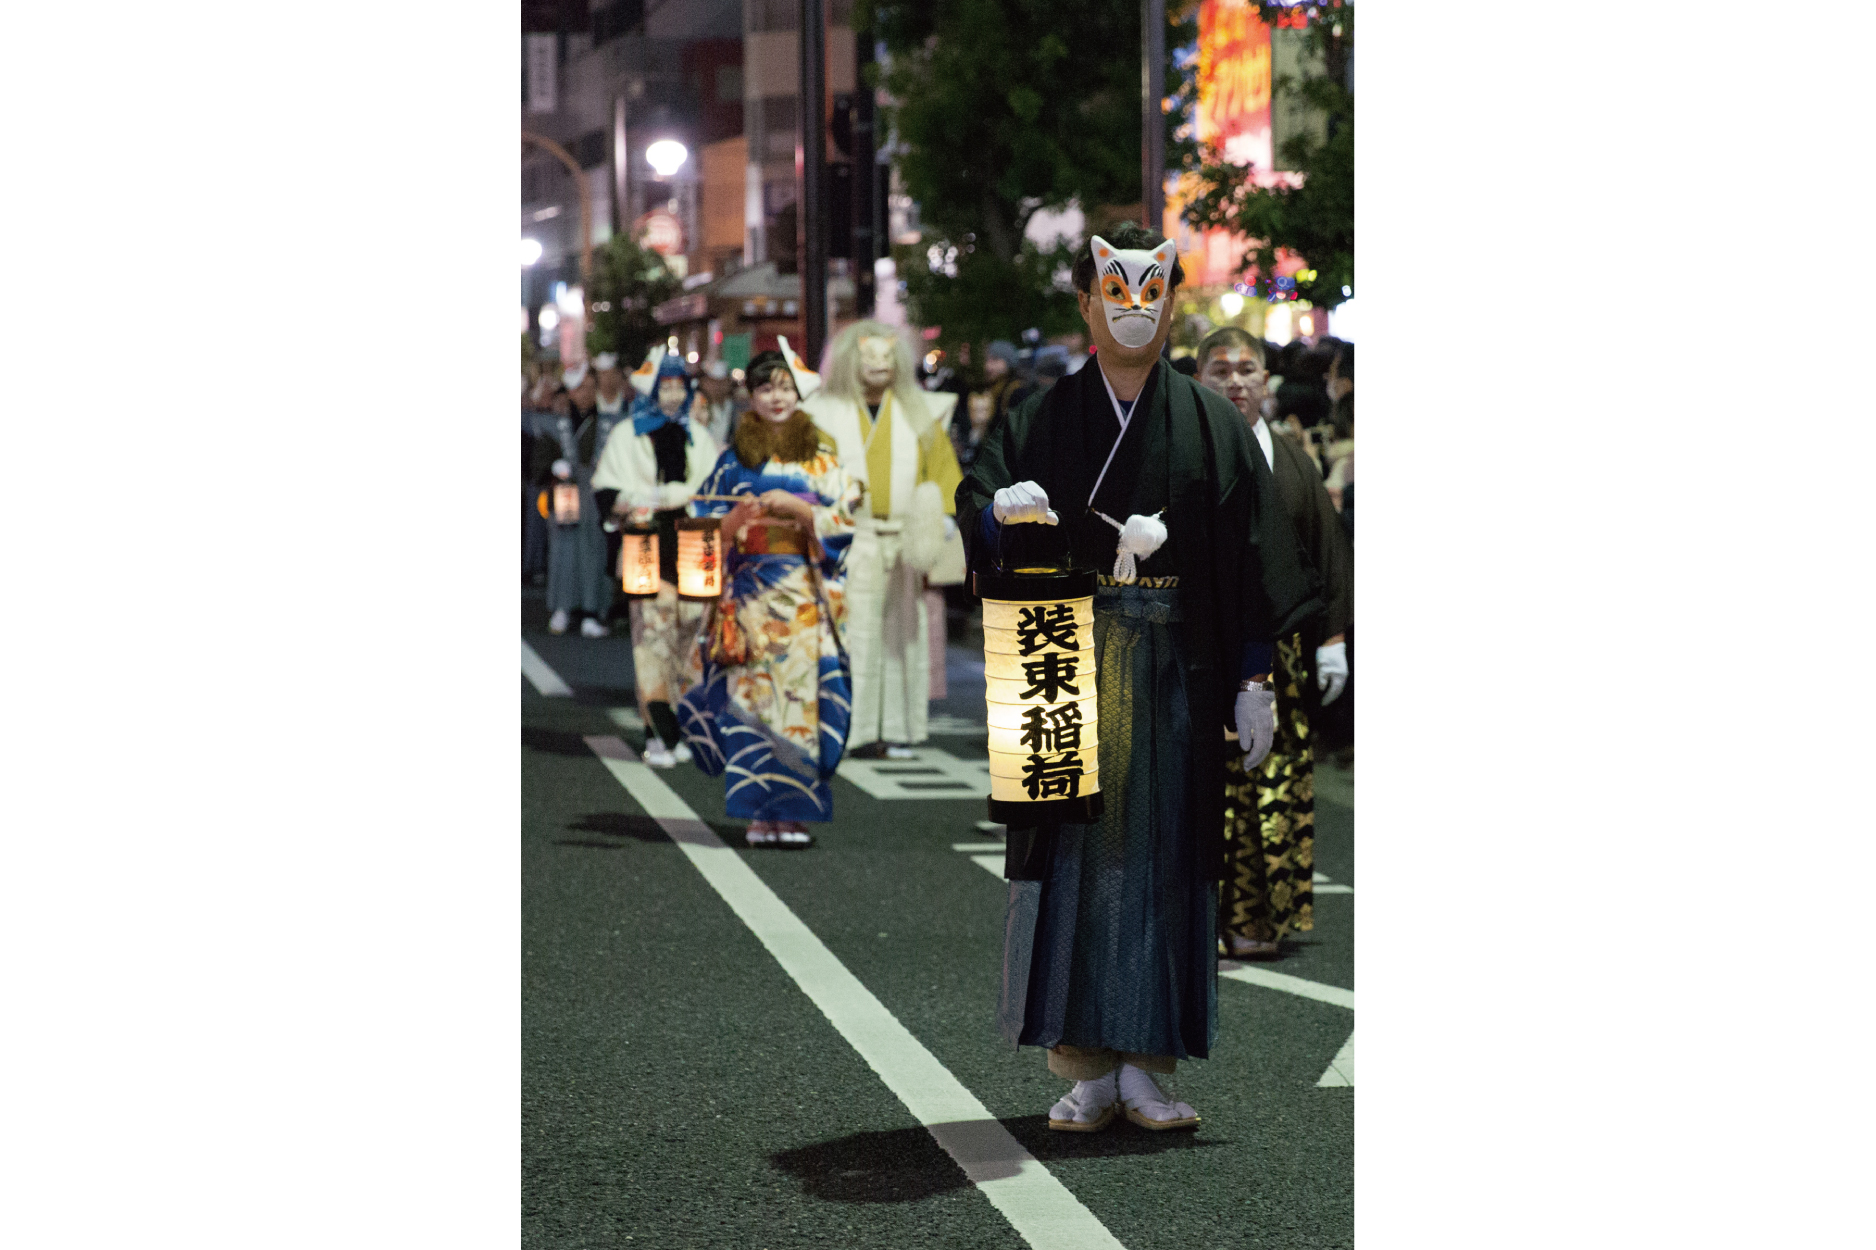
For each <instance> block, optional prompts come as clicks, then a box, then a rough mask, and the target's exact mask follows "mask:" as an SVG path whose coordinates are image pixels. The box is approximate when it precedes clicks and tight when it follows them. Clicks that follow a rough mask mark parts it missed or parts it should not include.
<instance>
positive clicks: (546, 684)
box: [521, 638, 573, 699]
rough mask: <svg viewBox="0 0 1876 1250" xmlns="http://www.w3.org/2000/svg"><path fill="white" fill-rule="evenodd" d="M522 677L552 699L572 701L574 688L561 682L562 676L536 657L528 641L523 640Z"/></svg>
mask: <svg viewBox="0 0 1876 1250" xmlns="http://www.w3.org/2000/svg"><path fill="white" fill-rule="evenodd" d="M521 675H522V676H523V677H525V678H527V679H528V681H529V683H531V684H532V685H533V687H534V688H535V689H536V690H538V691H540V692H541V693H542V694H543V695H545V696H547V697H548V698H550V699H571V698H572V697H573V687H572V686H569V685H568V684H567V683H566V682H564V681H562V680H560V674H559V673H556V672H555V671H554V670H553V669H551V668H549V667H548V666H547V661H546V660H543V659H542V658H541V657H540V656H538V655H536V654H535V652H534V648H533V647H530V646H529V645H528V641H527V639H525V638H523V639H522V640H521Z"/></svg>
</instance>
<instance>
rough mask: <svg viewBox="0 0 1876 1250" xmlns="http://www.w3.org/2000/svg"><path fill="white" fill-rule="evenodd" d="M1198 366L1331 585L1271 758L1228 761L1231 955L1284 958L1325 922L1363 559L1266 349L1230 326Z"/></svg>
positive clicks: (1304, 648) (1225, 905) (1296, 645)
mask: <svg viewBox="0 0 1876 1250" xmlns="http://www.w3.org/2000/svg"><path fill="white" fill-rule="evenodd" d="M1196 359H1197V360H1198V362H1199V373H1198V378H1199V382H1200V384H1202V385H1204V386H1206V387H1207V388H1209V389H1211V390H1214V391H1217V392H1218V393H1219V394H1221V395H1223V396H1224V397H1225V398H1226V399H1227V400H1230V401H1231V404H1232V406H1233V407H1235V408H1236V409H1237V410H1238V411H1239V412H1240V413H1241V414H1243V417H1244V421H1245V424H1246V425H1247V426H1248V427H1249V429H1250V431H1251V441H1252V444H1253V445H1254V446H1255V447H1256V448H1257V450H1258V453H1259V454H1260V455H1261V456H1262V457H1263V459H1264V463H1265V464H1267V465H1269V466H1270V471H1271V476H1272V477H1273V478H1274V479H1275V481H1276V486H1277V498H1278V500H1279V501H1280V502H1281V503H1282V505H1283V511H1284V514H1285V515H1286V516H1287V517H1288V518H1289V520H1290V527H1291V528H1292V529H1293V530H1294V531H1295V532H1296V537H1297V540H1298V541H1299V542H1300V543H1301V544H1302V547H1303V554H1304V555H1305V556H1306V557H1307V558H1308V560H1309V562H1310V567H1311V569H1312V570H1313V571H1314V572H1315V574H1316V576H1317V577H1318V579H1319V580H1320V583H1321V588H1322V603H1323V614H1322V615H1321V616H1319V617H1316V618H1315V619H1313V620H1311V621H1309V622H1307V623H1306V624H1305V626H1304V628H1303V629H1301V630H1299V631H1298V632H1297V633H1294V634H1291V635H1290V636H1288V637H1287V638H1280V639H1278V640H1277V655H1276V660H1275V664H1274V666H1273V668H1272V676H1273V678H1274V680H1275V682H1276V687H1277V736H1276V740H1275V742H1274V743H1273V744H1272V746H1271V748H1270V754H1269V755H1266V756H1265V757H1264V759H1263V762H1262V763H1261V764H1259V765H1258V766H1257V768H1256V769H1254V770H1250V771H1248V772H1247V770H1246V769H1244V768H1243V767H1242V765H1241V764H1240V762H1239V761H1238V760H1236V759H1227V760H1226V761H1225V778H1224V785H1225V879H1224V889H1223V891H1222V892H1221V896H1220V898H1219V906H1218V930H1219V945H1220V947H1221V948H1222V949H1221V951H1220V953H1221V954H1228V955H1230V956H1231V957H1232V958H1233V959H1275V958H1277V957H1278V955H1279V954H1280V953H1281V948H1280V945H1279V943H1280V941H1281V939H1283V938H1284V937H1286V936H1288V935H1289V934H1291V933H1296V932H1302V931H1305V930H1308V929H1312V928H1314V927H1315V916H1314V914H1313V903H1314V895H1315V889H1314V886H1313V885H1312V884H1311V882H1312V881H1313V880H1314V877H1315V835H1316V798H1315V753H1316V751H1317V749H1318V746H1319V742H1320V738H1321V734H1320V733H1319V732H1318V730H1319V728H1320V726H1321V723H1322V710H1323V708H1325V707H1327V706H1329V705H1331V704H1333V703H1334V702H1335V701H1336V699H1337V698H1338V697H1339V696H1340V695H1341V693H1342V687H1343V684H1344V683H1345V682H1346V681H1347V680H1348V649H1347V645H1346V644H1347V637H1346V631H1347V630H1348V629H1349V627H1350V625H1352V624H1353V622H1354V615H1355V580H1354V572H1355V570H1354V559H1355V558H1354V554H1353V552H1352V551H1351V550H1350V549H1349V545H1348V536H1347V535H1346V534H1345V533H1344V532H1343V530H1342V525H1341V521H1340V519H1339V518H1338V517H1337V516H1336V513H1335V505H1334V504H1333V503H1332V502H1331V501H1330V499H1329V492H1328V490H1327V489H1326V488H1325V487H1324V485H1323V481H1322V474H1321V473H1320V472H1318V471H1317V469H1316V463H1315V461H1313V460H1311V459H1310V458H1309V453H1307V452H1305V451H1304V450H1303V447H1302V444H1300V443H1298V442H1297V441H1296V439H1295V438H1294V437H1292V436H1291V435H1290V434H1288V433H1286V432H1281V431H1278V432H1274V433H1273V432H1272V431H1271V428H1270V423H1269V421H1268V420H1267V419H1266V417H1265V415H1264V406H1265V404H1266V403H1267V396H1266V393H1265V386H1266V383H1267V381H1268V378H1269V375H1268V374H1267V373H1266V372H1265V370H1264V345H1263V344H1262V343H1261V342H1259V341H1258V340H1257V339H1254V338H1252V337H1251V336H1250V335H1249V334H1246V333H1245V332H1244V331H1242V330H1240V329H1238V328H1237V327H1235V326H1225V327H1223V328H1221V329H1218V330H1214V331H1212V332H1211V333H1210V334H1208V335H1206V336H1205V338H1204V340H1203V341H1202V342H1201V343H1200V344H1199V347H1198V354H1197V356H1196ZM1271 406H1272V407H1273V408H1274V405H1271Z"/></svg>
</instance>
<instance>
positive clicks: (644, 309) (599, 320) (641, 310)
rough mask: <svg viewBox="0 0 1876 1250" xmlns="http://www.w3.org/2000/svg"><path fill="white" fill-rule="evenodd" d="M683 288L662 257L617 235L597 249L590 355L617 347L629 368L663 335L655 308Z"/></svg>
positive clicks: (590, 301) (590, 298) (588, 340)
mask: <svg viewBox="0 0 1876 1250" xmlns="http://www.w3.org/2000/svg"><path fill="white" fill-rule="evenodd" d="M682 289H683V284H682V283H680V282H679V281H678V279H677V278H676V276H675V275H673V274H672V272H671V271H670V270H669V269H667V268H665V264H664V258H663V257H662V256H660V255H658V253H656V252H654V251H652V250H651V249H650V248H646V247H640V246H639V245H638V244H637V243H636V242H634V241H633V240H632V239H630V238H627V237H626V236H624V235H614V236H613V237H612V238H611V239H609V240H607V241H606V243H605V245H604V246H602V247H599V248H596V249H594V251H593V289H592V292H591V294H589V295H588V296H587V302H588V304H589V305H590V307H591V309H592V316H593V324H592V326H591V328H589V329H588V330H587V332H586V351H587V354H588V355H589V356H597V355H598V354H599V353H601V352H617V353H618V354H619V364H620V366H621V367H622V368H623V369H624V370H625V371H626V372H627V373H630V372H631V371H632V370H633V369H634V368H636V367H637V366H638V363H639V362H640V361H642V360H643V359H645V353H646V352H648V351H650V350H651V345H652V344H653V343H656V342H657V341H658V340H660V339H662V338H664V337H665V330H664V327H663V326H660V325H659V324H658V323H657V322H656V321H654V320H652V316H651V310H652V309H653V308H655V307H657V306H658V305H659V304H662V303H663V302H664V301H665V300H668V299H670V298H671V297H672V296H674V295H676V294H678V293H679V292H680V291H681V290H682Z"/></svg>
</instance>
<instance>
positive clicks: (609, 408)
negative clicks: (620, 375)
mask: <svg viewBox="0 0 1876 1250" xmlns="http://www.w3.org/2000/svg"><path fill="white" fill-rule="evenodd" d="M626 394H627V392H625V391H620V392H619V393H618V394H617V395H615V396H613V397H612V398H611V399H607V398H606V397H605V396H604V395H601V396H600V397H599V410H600V411H601V412H603V413H605V414H606V415H607V416H609V417H616V416H618V415H619V414H620V413H621V412H623V411H624V410H625V397H626Z"/></svg>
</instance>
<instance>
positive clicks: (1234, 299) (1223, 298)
mask: <svg viewBox="0 0 1876 1250" xmlns="http://www.w3.org/2000/svg"><path fill="white" fill-rule="evenodd" d="M1218 306H1219V307H1220V308H1222V309H1224V310H1225V316H1227V317H1235V316H1237V315H1238V314H1239V313H1241V312H1243V311H1244V297H1243V296H1242V295H1239V294H1238V293H1237V292H1236V291H1226V292H1225V293H1224V294H1223V295H1220V296H1219V297H1218Z"/></svg>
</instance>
